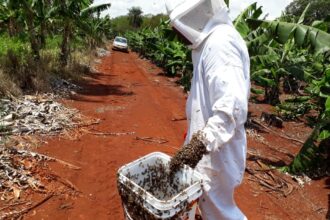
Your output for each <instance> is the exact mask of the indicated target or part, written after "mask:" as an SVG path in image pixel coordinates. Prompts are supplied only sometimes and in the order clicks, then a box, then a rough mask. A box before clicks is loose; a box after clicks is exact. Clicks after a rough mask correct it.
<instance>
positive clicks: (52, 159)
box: [18, 150, 81, 170]
mask: <svg viewBox="0 0 330 220" xmlns="http://www.w3.org/2000/svg"><path fill="white" fill-rule="evenodd" d="M18 152H19V153H28V154H30V155H31V156H32V157H35V156H38V157H40V158H42V159H45V160H47V161H55V162H58V163H60V164H62V165H64V166H67V167H69V168H71V169H74V170H81V167H78V166H75V165H73V164H71V163H68V162H66V161H63V160H60V159H57V158H55V157H50V156H47V155H44V154H39V153H35V152H29V151H25V150H19V151H18Z"/></svg>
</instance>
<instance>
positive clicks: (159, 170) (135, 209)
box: [118, 159, 193, 220]
mask: <svg viewBox="0 0 330 220" xmlns="http://www.w3.org/2000/svg"><path fill="white" fill-rule="evenodd" d="M139 167H140V168H141V169H142V172H140V173H139V174H131V173H130V172H129V171H128V172H127V173H126V175H125V176H126V177H127V178H128V179H129V180H130V181H126V182H124V183H121V182H119V181H118V191H119V194H120V196H121V198H122V201H123V203H124V205H125V208H126V211H127V212H128V213H129V215H130V217H131V218H132V219H134V220H156V219H164V218H159V217H161V216H162V215H164V214H166V213H164V212H163V211H161V210H156V211H155V213H157V215H158V216H159V217H157V216H155V215H154V214H152V213H150V211H149V210H147V209H146V208H145V205H144V203H145V198H146V196H147V193H149V194H151V195H152V196H154V197H155V198H156V199H158V200H160V201H164V202H166V201H169V200H171V199H172V198H174V197H175V196H177V195H179V194H180V193H181V194H182V193H185V192H184V190H185V189H186V188H188V187H189V186H190V185H192V184H193V180H191V181H190V182H189V183H184V182H183V181H182V180H180V176H182V175H186V174H184V173H183V171H182V170H181V171H179V172H178V173H177V174H176V175H174V176H173V175H171V174H170V171H169V165H168V164H167V163H163V161H162V160H161V159H157V160H156V161H155V163H154V164H153V165H150V164H143V163H142V162H141V163H140V164H139ZM185 179H187V178H185ZM133 182H134V183H135V184H137V185H138V186H139V188H138V189H137V190H135V191H134V190H133V189H134V188H135V189H136V187H135V186H134V184H133ZM178 206H179V207H173V208H174V209H178V210H182V211H181V212H180V213H181V214H182V213H183V212H185V211H187V209H188V208H189V204H188V202H187V201H180V203H179V205H178ZM168 214H169V211H168ZM179 216H180V214H176V215H175V216H173V217H171V218H169V219H168V220H172V219H181V218H179Z"/></svg>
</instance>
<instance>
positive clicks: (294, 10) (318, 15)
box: [285, 0, 330, 25]
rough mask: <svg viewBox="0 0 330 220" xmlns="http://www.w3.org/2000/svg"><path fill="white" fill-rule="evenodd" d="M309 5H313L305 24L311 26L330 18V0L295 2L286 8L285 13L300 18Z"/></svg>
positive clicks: (299, 0)
mask: <svg viewBox="0 0 330 220" xmlns="http://www.w3.org/2000/svg"><path fill="white" fill-rule="evenodd" d="M309 3H310V4H311V5H310V8H309V10H308V11H307V13H306V16H305V22H304V23H305V24H307V25H310V24H312V23H313V22H314V21H316V20H324V19H325V18H327V16H329V11H330V1H329V0H294V1H293V2H292V3H291V4H290V5H289V6H287V7H286V9H285V13H286V14H288V15H293V16H295V17H299V16H300V15H301V14H302V13H303V11H304V10H305V8H306V7H307V5H308V4H309Z"/></svg>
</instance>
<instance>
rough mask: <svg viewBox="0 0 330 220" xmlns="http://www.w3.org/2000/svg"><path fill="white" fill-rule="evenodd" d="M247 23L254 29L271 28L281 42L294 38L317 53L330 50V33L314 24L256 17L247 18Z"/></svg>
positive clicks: (300, 44)
mask: <svg viewBox="0 0 330 220" xmlns="http://www.w3.org/2000/svg"><path fill="white" fill-rule="evenodd" d="M247 23H248V24H249V26H250V28H253V29H256V28H258V27H260V26H263V27H265V28H269V29H270V31H271V35H270V36H271V37H272V38H274V39H275V40H276V41H277V42H279V43H281V44H285V43H286V42H287V41H288V40H290V39H294V40H295V43H296V44H297V45H298V46H309V45H311V46H312V48H313V49H314V51H315V54H316V55H318V54H321V53H325V52H329V51H330V34H328V33H326V32H324V31H322V30H319V29H317V28H314V27H312V26H306V25H302V24H295V23H287V22H280V21H266V20H256V19H247Z"/></svg>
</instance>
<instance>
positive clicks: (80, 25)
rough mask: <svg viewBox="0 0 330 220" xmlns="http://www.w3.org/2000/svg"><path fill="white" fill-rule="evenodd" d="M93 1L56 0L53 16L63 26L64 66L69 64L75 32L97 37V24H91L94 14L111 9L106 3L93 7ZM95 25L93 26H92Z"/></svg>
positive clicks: (62, 51)
mask: <svg viewBox="0 0 330 220" xmlns="http://www.w3.org/2000/svg"><path fill="white" fill-rule="evenodd" d="M91 4H92V1H91V0H67V1H63V0H54V7H53V9H52V10H51V12H50V14H51V16H54V18H56V19H57V20H58V21H59V22H60V23H61V24H62V27H63V29H62V43H61V52H60V62H61V64H62V65H63V66H66V65H67V64H68V60H69V55H70V42H71V39H72V38H73V37H74V36H75V33H74V32H75V30H77V29H78V30H79V31H81V32H83V33H85V34H86V35H87V36H96V35H97V33H94V32H93V31H94V30H95V28H94V27H95V26H94V25H97V24H96V23H93V24H91V22H90V21H91V20H92V19H93V14H94V13H96V14H99V13H100V12H101V11H103V10H105V9H107V8H109V7H110V6H111V4H109V3H104V4H99V5H95V6H91ZM91 25H93V26H91Z"/></svg>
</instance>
